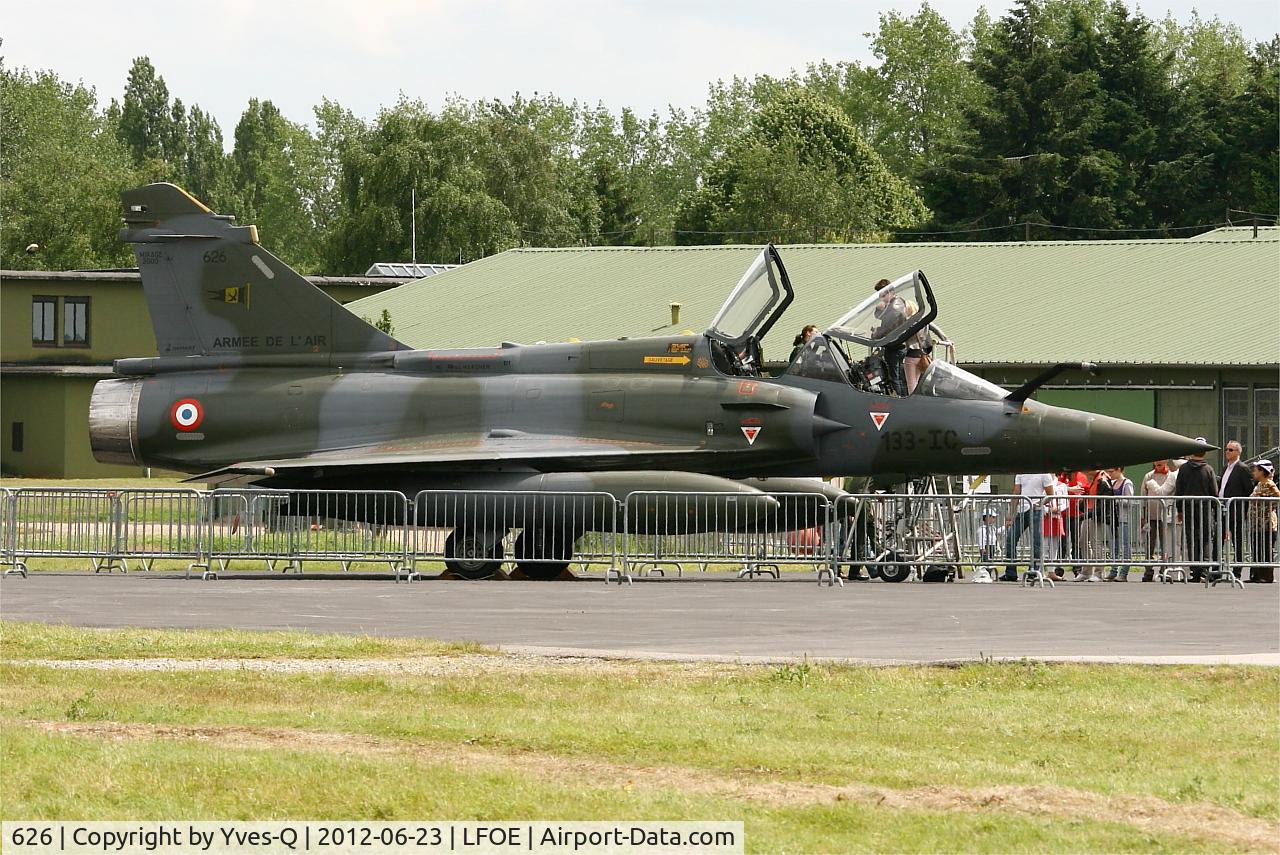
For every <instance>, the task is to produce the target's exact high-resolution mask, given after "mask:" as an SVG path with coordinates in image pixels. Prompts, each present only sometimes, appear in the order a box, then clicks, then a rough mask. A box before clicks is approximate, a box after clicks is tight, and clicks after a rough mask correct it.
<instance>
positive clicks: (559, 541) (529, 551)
mask: <svg viewBox="0 0 1280 855" xmlns="http://www.w3.org/2000/svg"><path fill="white" fill-rule="evenodd" d="M575 540H576V538H574V537H573V535H571V534H568V533H564V532H557V531H547V530H545V529H525V530H524V531H522V532H520V536H519V537H517V538H516V567H518V568H520V572H521V573H523V574H524V575H525V576H526V577H528V578H529V579H532V580H535V581H540V582H546V581H550V580H552V579H557V578H559V577H560V574H561V573H563V572H564V571H565V570H567V569H569V559H570V558H571V557H573V544H574V541H575ZM530 559H542V560H530Z"/></svg>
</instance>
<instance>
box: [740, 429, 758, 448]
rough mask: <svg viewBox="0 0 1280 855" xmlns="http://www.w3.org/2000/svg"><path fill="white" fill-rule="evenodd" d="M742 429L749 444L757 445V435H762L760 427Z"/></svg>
mask: <svg viewBox="0 0 1280 855" xmlns="http://www.w3.org/2000/svg"><path fill="white" fill-rule="evenodd" d="M741 430H742V435H743V436H745V437H746V438H747V445H755V444H756V437H757V436H759V435H760V428H758V427H744V428H742V429H741Z"/></svg>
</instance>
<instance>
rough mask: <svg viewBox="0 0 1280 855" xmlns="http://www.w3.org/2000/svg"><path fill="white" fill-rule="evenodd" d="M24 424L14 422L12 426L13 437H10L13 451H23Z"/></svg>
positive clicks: (10, 445)
mask: <svg viewBox="0 0 1280 855" xmlns="http://www.w3.org/2000/svg"><path fill="white" fill-rule="evenodd" d="M22 424H23V423H22V422H14V423H13V425H12V429H13V430H12V435H11V436H10V437H9V447H10V449H11V450H13V451H21V450H22V439H23V437H22Z"/></svg>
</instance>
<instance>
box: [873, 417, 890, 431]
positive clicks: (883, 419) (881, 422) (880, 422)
mask: <svg viewBox="0 0 1280 855" xmlns="http://www.w3.org/2000/svg"><path fill="white" fill-rule="evenodd" d="M888 419H889V414H888V413H872V414H871V421H873V422H875V424H876V430H880V428H882V427H884V423H885V422H886V421H888Z"/></svg>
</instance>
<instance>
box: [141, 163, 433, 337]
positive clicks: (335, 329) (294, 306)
mask: <svg viewBox="0 0 1280 855" xmlns="http://www.w3.org/2000/svg"><path fill="white" fill-rule="evenodd" d="M122 198H123V203H124V222H125V227H124V229H123V230H122V231H121V232H120V238H121V240H124V241H127V242H128V243H131V244H133V250H134V254H135V255H136V256H137V258H138V269H139V270H140V271H141V274H142V288H143V291H144V292H145V293H146V297H147V305H148V307H149V309H150V311H151V323H152V325H153V326H154V328H155V333H156V344H157V345H158V347H159V351H160V355H161V356H188V355H203V356H210V355H215V356H222V355H240V356H267V355H285V354H303V353H314V354H325V355H330V356H332V355H336V354H341V353H374V352H381V351H388V350H407V349H408V348H407V346H406V345H403V344H401V343H400V342H398V341H396V340H395V339H394V338H392V337H391V336H389V335H387V334H386V333H384V332H382V331H381V330H379V329H377V328H375V327H373V326H371V325H369V324H368V323H366V322H365V321H363V320H361V319H360V318H357V317H356V316H355V315H353V314H351V312H349V311H347V310H346V309H344V308H343V307H342V306H341V305H340V304H339V303H337V302H336V301H334V300H333V299H332V298H330V297H329V296H328V295H327V294H325V293H324V292H323V291H321V290H320V289H318V288H316V287H315V286H314V285H312V284H311V283H310V282H308V281H307V280H306V279H304V278H303V277H302V276H300V275H299V274H298V273H297V272H295V271H294V270H292V269H291V268H290V267H289V266H288V265H287V264H285V263H284V262H283V261H281V260H280V259H278V258H276V257H275V256H274V255H272V254H271V253H269V252H267V251H266V250H265V249H263V248H262V247H261V246H260V245H259V244H258V230H257V228H256V227H255V226H236V225H232V222H231V220H232V218H231V217H230V216H226V215H223V214H215V213H214V212H213V211H211V210H209V208H207V207H206V206H205V205H203V204H201V203H200V202H199V201H198V200H197V199H195V198H194V197H192V196H191V195H190V194H188V193H187V192H186V191H184V190H182V189H180V188H178V187H175V186H174V185H172V184H148V185H147V186H145V187H138V188H136V189H134V190H126V191H125V192H124V194H123V196H122Z"/></svg>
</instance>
